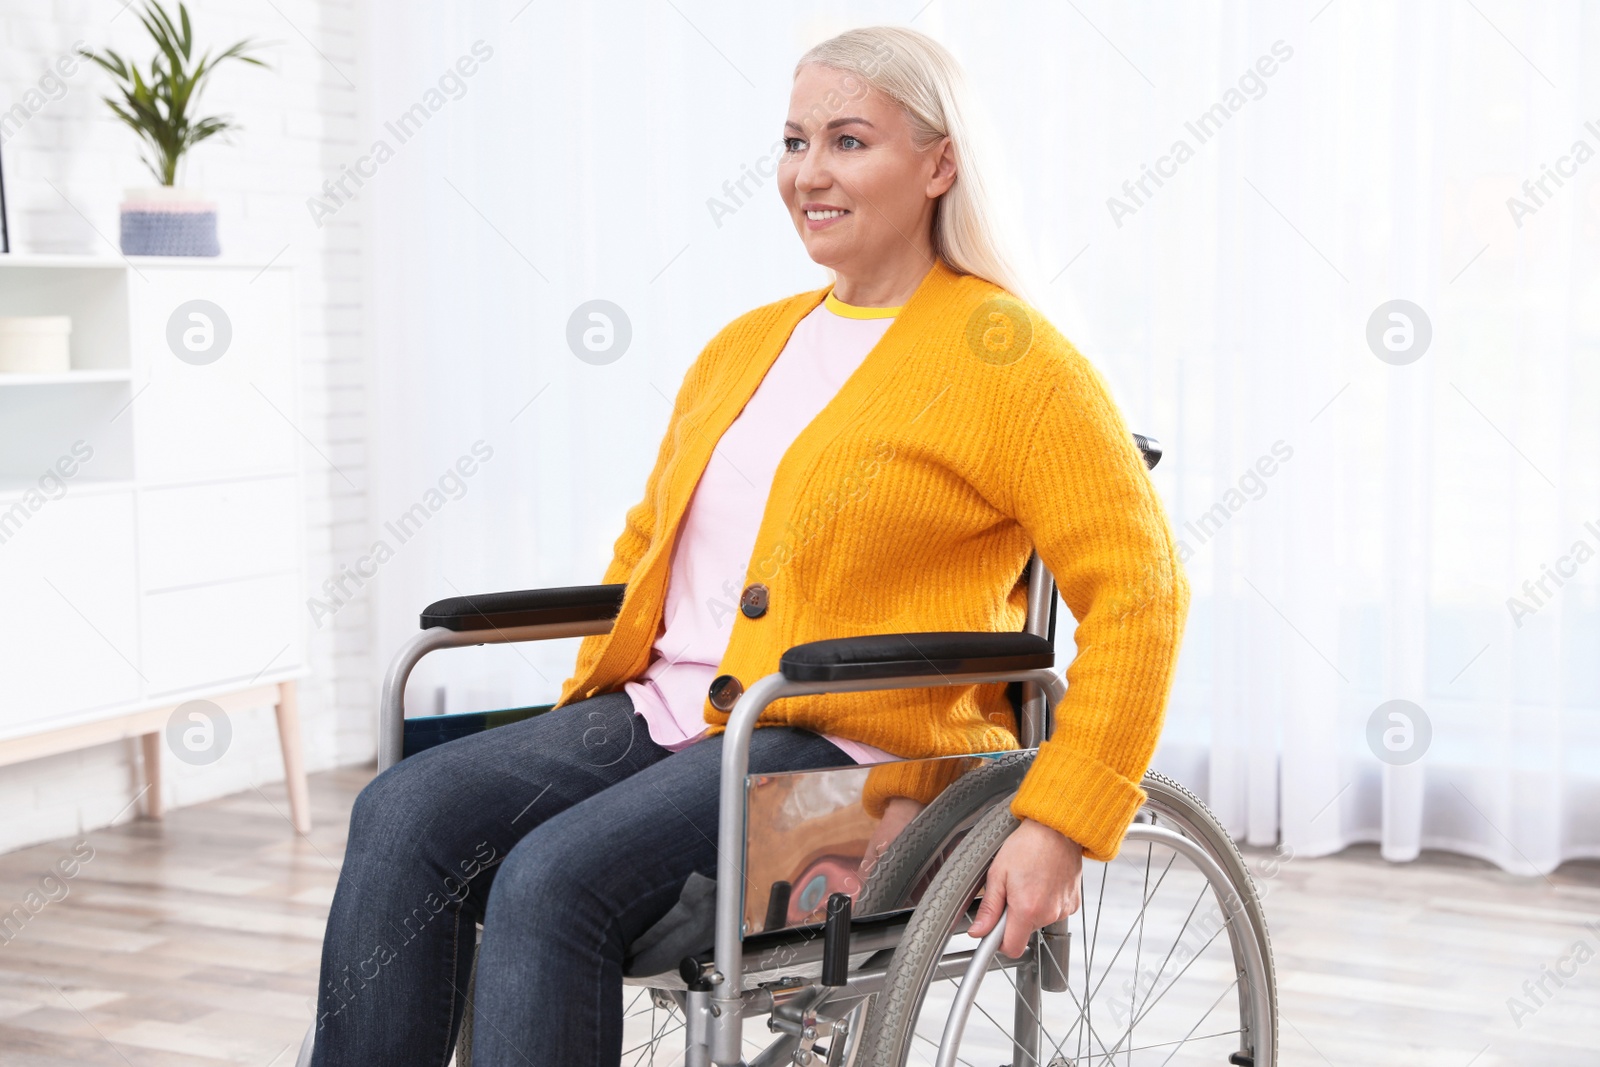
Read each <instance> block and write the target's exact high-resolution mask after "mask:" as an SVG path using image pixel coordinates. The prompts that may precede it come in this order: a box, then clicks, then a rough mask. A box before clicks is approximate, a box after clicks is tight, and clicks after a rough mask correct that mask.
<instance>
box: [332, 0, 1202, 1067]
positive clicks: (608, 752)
mask: <svg viewBox="0 0 1600 1067" xmlns="http://www.w3.org/2000/svg"><path fill="white" fill-rule="evenodd" d="M968 114H970V106H969V105H968V104H967V100H966V95H965V90H964V89H963V83H962V80H961V76H960V71H959V69H958V68H957V66H956V64H955V62H954V60H953V59H952V58H951V57H950V55H949V54H948V53H947V52H946V51H945V50H944V49H943V48H941V47H940V46H939V45H937V44H936V43H934V42H933V41H932V40H930V39H929V38H927V37H924V36H923V35H921V34H918V33H915V32H913V31H911V30H906V29H898V28H884V27H879V28H871V29H861V30H855V31H851V32H849V33H845V34H842V35H840V36H838V37H835V38H833V39H832V40H829V41H826V42H824V43H823V44H820V45H818V46H817V47H816V48H814V49H812V50H811V51H810V52H808V53H807V54H806V55H805V56H804V57H802V59H801V60H800V62H799V64H798V65H797V67H796V70H795V78H794V88H793V92H792V95H791V98H790V105H789V114H788V116H787V121H786V122H785V123H784V131H783V135H784V138H785V142H784V145H785V152H784V155H783V158H782V162H781V164H780V167H779V170H778V187H779V190H780V192H781V194H782V197H783V202H784V204H785V206H786V207H787V209H788V211H789V214H790V217H791V218H792V219H793V220H794V224H795V228H796V230H797V231H798V232H799V234H800V237H801V240H802V241H803V242H804V244H805V249H806V252H807V254H808V255H810V257H811V258H812V259H813V260H815V261H816V262H818V263H820V264H823V265H824V266H826V267H828V268H831V270H832V271H833V273H834V277H835V280H834V281H833V283H832V285H830V286H828V287H826V288H824V289H820V290H814V291H810V292H803V293H799V294H796V295H794V296H791V297H788V298H786V299H783V300H779V301H777V302H775V303H772V304H768V305H766V306H764V307H759V308H756V309H755V310H753V311H750V312H748V313H746V314H744V315H741V316H740V317H739V318H737V319H735V320H734V321H733V322H731V323H729V324H728V325H727V326H726V327H725V328H724V329H723V330H722V331H721V332H720V333H718V334H717V335H716V337H714V338H713V339H712V340H711V342H710V343H709V344H708V345H707V346H706V348H705V349H704V351H703V352H702V353H701V354H700V356H699V358H698V359H697V360H696V361H695V363H694V364H693V366H691V367H690V368H689V371H688V373H687V375H686V376H685V379H684V382H683V385H682V387H681V389H680V391H679V393H678V396H677V401H676V403H675V405H674V407H673V412H672V416H671V420H670V422H669V424H668V426H667V432H666V437H665V439H664V440H663V441H662V444H661V448H660V452H659V454H658V456H657V458H656V463H655V468H654V470H652V471H651V473H650V476H649V479H648V481H647V483H646V485H645V492H644V498H643V500H641V501H640V502H639V503H638V504H637V505H636V506H635V507H633V508H632V509H630V510H629V512H628V514H627V522H626V526H625V528H624V529H623V531H622V535H621V536H620V537H619V538H618V539H617V541H616V544H615V558H614V559H613V560H612V562H611V565H610V566H609V567H608V568H607V569H606V572H605V576H604V579H603V580H604V581H605V582H607V583H625V584H626V586H627V594H626V596H625V598H624V599H623V602H622V606H621V610H620V613H619V614H618V616H617V618H616V621H615V624H614V626H613V628H612V629H611V631H610V632H609V633H607V634H605V635H602V636H594V637H589V638H586V639H585V640H584V642H583V644H582V647H581V649H580V651H579V654H578V661H577V666H576V669H575V671H574V674H573V676H572V677H571V678H569V679H568V680H567V681H566V683H565V684H564V685H563V686H562V689H561V694H560V698H559V700H558V702H557V704H556V707H555V708H554V710H552V711H550V712H548V713H547V714H544V715H541V716H537V717H534V718H532V719H529V720H526V721H524V722H520V723H517V724H514V725H510V726H504V727H501V728H498V729H495V730H493V731H490V732H488V733H484V734H479V735H476V736H472V737H468V738H463V739H461V740H457V741H453V742H450V743H448V744H445V745H442V746H439V747H437V748H434V749H430V750H428V751H425V752H423V753H421V754H420V755H417V756H414V757H412V758H410V759H407V760H405V761H404V762H402V763H400V764H398V765H396V766H395V767H393V768H391V769H389V770H387V771H385V772H384V773H383V774H381V775H379V776H378V777H377V778H376V779H374V780H373V781H372V783H371V784H370V785H368V786H367V788H366V789H364V790H363V791H362V793H361V795H360V797H359V798H358V799H357V801H356V805H355V810H354V812H353V814H352V815H351V820H350V841H349V848H348V851H347V854H346V858H345V863H344V868H343V871H342V873H341V875H340V879H339V886H338V891H337V893H336V894H335V896H334V901H333V908H332V912H331V914H330V916H329V921H328V931H327V937H326V940H325V942H324V947H323V961H322V988H321V995H320V1004H319V1031H318V1036H317V1042H316V1057H315V1060H314V1062H315V1063H317V1064H322V1065H331V1064H341V1065H362V1067H365V1065H369V1064H385V1065H389V1067H394V1065H403V1064H419V1065H420V1064H428V1065H443V1064H445V1063H446V1062H447V1061H448V1060H449V1057H450V1049H451V1047H452V1044H453V1042H454V1040H455V1036H456V1032H457V1028H458V1027H459V1025H460V1020H461V1014H462V1006H463V999H464V990H465V989H466V985H467V978H468V974H469V972H470V970H471V966H472V959H473V946H474V926H473V923H474V921H475V920H477V921H481V922H482V923H483V926H484V931H483V944H482V947H481V950H480V951H481V958H480V960H479V967H478V975H477V986H476V996H475V999H474V1004H475V1011H476V1015H477V1020H478V1023H477V1028H476V1035H477V1036H476V1044H475V1050H474V1058H475V1061H476V1062H477V1063H479V1064H489V1065H501V1064H538V1065H541V1067H542V1065H545V1064H560V1065H562V1067H568V1065H577V1064H615V1063H617V1062H618V1057H619V1053H620V1042H621V1028H622V1018H621V1012H622V1001H621V994H622V989H621V972H622V964H623V958H624V952H625V950H626V948H627V946H628V945H629V944H630V943H631V942H632V941H633V940H634V939H635V938H636V937H638V935H639V934H640V933H642V932H643V931H644V930H646V929H647V928H648V927H649V926H651V925H652V924H653V923H655V922H656V921H657V920H658V919H660V918H661V917H662V916H663V915H664V914H665V913H666V912H667V911H668V910H669V909H670V908H671V907H672V905H673V903H674V902H675V900H676V898H677V896H678V894H679V891H680V889H681V887H682V886H683V885H684V883H685V882H686V880H687V879H688V878H689V876H690V875H691V874H692V873H694V872H700V873H702V874H707V875H714V874H715V871H716V867H717V854H716V849H715V847H714V844H713V842H714V841H715V840H716V836H717V830H716V822H717V782H718V765H719V761H720V758H721V745H722V741H723V734H722V729H723V726H724V724H725V723H726V722H727V718H728V714H727V713H728V711H729V709H730V708H731V707H732V706H733V702H734V701H735V700H736V699H737V697H738V695H739V694H740V693H741V692H742V691H743V687H744V686H745V685H747V684H750V683H752V682H754V681H755V680H756V679H759V678H761V677H763V676H764V675H767V674H769V673H771V672H773V671H775V670H776V669H777V664H778V658H779V656H780V655H781V654H782V652H783V651H784V650H785V649H787V648H789V647H791V646H793V645H796V644H800V643H803V642H806V641H813V640H818V639H822V638H829V637H840V636H846V635H860V634H874V633H906V634H912V635H915V634H916V633H919V632H929V631H938V630H990V631H1007V630H1009V631H1017V630H1020V629H1021V628H1022V623H1023V617H1024V612H1025V607H1026V588H1025V586H1024V585H1021V584H1019V583H1018V575H1019V574H1020V573H1021V571H1022V569H1023V565H1024V563H1025V562H1026V561H1027V558H1028V554H1029V552H1030V550H1031V549H1032V548H1034V547H1037V549H1038V551H1039V554H1040V556H1041V558H1042V559H1043V561H1044V563H1045V564H1046V565H1047V566H1048V567H1049V568H1050V569H1051V571H1052V573H1053V574H1054V575H1055V577H1056V579H1057V582H1058V584H1059V586H1060V590H1061V593H1062V596H1063V598H1064V600H1065V602H1066V605H1067V606H1068V608H1069V609H1070V610H1071V611H1072V614H1073V616H1074V617H1075V618H1076V619H1077V620H1078V628H1077V630H1076V640H1077V648H1078V652H1077V655H1076V658H1075V659H1074V661H1073V663H1072V666H1071V667H1070V669H1069V671H1068V680H1069V692H1068V694H1067V697H1066V699H1065V701H1064V702H1063V704H1062V705H1061V707H1060V708H1059V711H1058V716H1057V721H1058V723H1059V725H1058V726H1057V728H1056V732H1055V735H1054V736H1053V737H1052V738H1050V739H1049V740H1048V741H1046V742H1045V743H1044V744H1043V745H1041V747H1040V750H1039V754H1038V757H1037V759H1036V761H1035V764H1034V766H1033V767H1032V769H1031V770H1030V771H1029V773H1028V775H1027V777H1026V779H1025V780H1024V782H1023V784H1022V788H1021V790H1020V791H1019V793H1018V794H1017V796H1016V798H1015V800H1014V802H1013V803H1012V811H1013V813H1014V814H1016V815H1017V816H1018V817H1019V818H1020V819H1022V820H1023V822H1022V826H1021V829H1020V830H1019V831H1018V832H1017V833H1015V834H1014V835H1013V836H1012V837H1011V838H1010V839H1009V840H1008V842H1007V843H1006V845H1005V846H1004V848H1003V849H1002V850H1001V852H1000V854H999V856H998V858H997V859H996V861H995V863H994V865H993V867H992V870H991V872H990V874H989V878H988V883H987V888H986V894H985V898H986V903H985V909H984V911H983V912H982V913H981V914H980V916H979V919H978V923H977V925H976V927H975V928H974V933H976V934H979V935H981V934H982V933H983V932H985V931H986V930H987V929H989V928H991V927H992V925H993V923H994V921H995V919H996V918H997V916H998V914H999V912H1000V910H1001V908H1002V907H1003V908H1004V909H1006V911H1007V914H1008V915H1009V919H1008V923H1007V930H1006V935H1005V941H1004V944H1003V946H1002V951H1004V952H1006V953H1007V954H1008V955H1011V956H1019V955H1021V953H1022V950H1023V947H1024V943H1025V940H1026V938H1027V936H1028V934H1029V933H1031V932H1032V931H1033V930H1035V929H1037V928H1039V927H1040V926H1042V925H1044V924H1046V923H1049V922H1051V921H1054V920H1055V919H1058V918H1060V917H1062V916H1064V915H1067V914H1070V913H1071V912H1073V911H1075V910H1076V909H1077V906H1078V892H1079V889H1078V885H1079V874H1080V866H1081V863H1082V857H1083V856H1084V855H1088V856H1089V857H1091V858H1095V859H1109V858H1110V857H1112V856H1113V855H1114V854H1115V853H1116V851H1117V848H1118V845H1119V843H1120V841H1121V837H1122V834H1123V832H1124V830H1125V829H1126V828H1127V826H1128V824H1129V822H1130V821H1131V820H1132V818H1133V815H1134V813H1135V811H1136V810H1137V809H1138V807H1139V805H1140V803H1141V801H1142V799H1143V793H1142V791H1141V790H1140V788H1139V785H1138V783H1139V780H1140V778H1141V776H1142V775H1143V773H1144V770H1145V768H1146V765H1147V764H1148V762H1149V759H1150V756H1151V753H1152V751H1153V749H1154V746H1155V742H1156V737H1157V734H1158V732H1159V730H1160V725H1161V719H1162V713H1163V709H1164V705H1165V703H1166V700H1167V696H1168V693H1169V690H1170V686H1171V680H1172V675H1173V670H1174V666H1175V661H1176V658H1177V653H1178V644H1179V638H1180V634H1181V632H1182V628H1183V623H1184V619H1185V615H1186V613H1187V610H1188V603H1189V587H1188V584H1187V581H1186V579H1185V577H1184V575H1183V572H1182V569H1181V566H1180V564H1179V562H1178V559H1177V555H1176V551H1175V545H1174V542H1173V538H1172V533H1171V530H1170V528H1169V526H1168V524H1167V521H1166V517H1165V515H1164V513H1163V511H1162V508H1161V505H1160V503H1159V500H1158V499H1157V497H1156V495H1155V493H1154V491H1153V489H1152V486H1151V483H1150V479H1149V476H1148V474H1147V473H1146V471H1145V468H1144V465H1143V463H1142V462H1141V460H1140V457H1139V455H1138V453H1137V450H1136V448H1135V446H1134V444H1133V442H1132V439H1131V436H1130V434H1129V432H1128V428H1127V426H1126V425H1125V424H1124V422H1123V420H1122V417H1121V415H1120V413H1119V412H1118V410H1117V408H1116V406H1115V405H1114V403H1113V402H1112V400H1111V397H1110V395H1109V393H1108V390H1107V388H1106V386H1105V384H1104V382H1103V380H1102V379H1101V377H1100V375H1099V373H1098V372H1097V371H1096V370H1095V369H1094V368H1093V367H1092V366H1091V365H1090V364H1089V362H1088V361H1087V360H1085V359H1084V357H1083V356H1081V355H1080V354H1079V353H1078V352H1077V351H1076V350H1075V349H1074V348H1073V347H1072V346H1071V345H1070V344H1069V343H1068V342H1067V341H1066V340H1064V339H1063V338H1062V337H1061V335H1060V334H1059V333H1057V331H1056V330H1055V329H1054V328H1053V327H1052V326H1051V325H1050V324H1049V323H1048V322H1046V321H1045V319H1044V318H1043V317H1042V316H1041V315H1040V314H1039V313H1038V312H1037V311H1036V310H1034V309H1033V308H1032V307H1030V306H1028V305H1027V304H1026V303H1025V302H1024V301H1023V299H1022V298H1023V296H1024V294H1023V293H1021V292H1020V289H1021V286H1020V285H1019V284H1018V283H1017V281H1016V280H1015V278H1014V277H1013V274H1012V271H1011V269H1010V268H1009V267H1008V265H1007V263H1006V262H1005V260H1004V258H1003V256H1002V254H1001V252H1000V250H999V247H998V245H997V243H996V241H995V239H994V237H993V234H992V232H991V225H990V218H991V212H990V210H989V205H988V204H987V202H986V195H987V194H986V188H985V186H984V184H983V182H982V180H981V168H982V166H983V164H984V163H985V160H984V159H983V158H982V157H981V154H980V153H979V152H978V151H977V150H976V148H975V145H976V142H975V141H973V140H971V139H970V138H969V126H968V120H967V117H966V116H967V115H968ZM912 644H913V645H914V638H913V639H912ZM1016 744H1017V736H1016V723H1015V716H1014V713H1013V710H1012V707H1011V704H1010V702H1009V701H1008V699H1007V698H1006V695H1005V686H1004V684H1003V683H991V684H984V685H970V686H943V687H932V688H922V689H906V690H873V691H869V692H860V693H845V694H825V695H815V696H802V697H792V698H789V699H786V700H782V701H778V702H776V703H775V704H773V705H772V706H771V707H769V708H768V709H767V710H766V712H765V713H764V715H763V720H762V722H761V723H760V728H758V729H757V730H756V731H755V735H754V739H753V741H752V742H751V749H750V767H751V770H752V772H755V773H761V772H770V771H781V770H794V769H800V768H815V767H825V766H831V765H847V764H849V763H851V762H852V761H854V762H857V763H865V762H876V761H880V760H883V759H888V758H894V757H925V756H935V755H946V754H953V753H962V752H974V751H995V750H1001V749H1007V748H1013V747H1015V746H1016ZM881 810H883V811H884V819H885V821H886V823H887V824H888V825H889V826H890V827H891V828H893V827H894V826H895V825H897V824H903V822H904V821H905V819H906V818H907V817H909V814H910V813H911V812H912V811H914V810H915V801H914V800H911V799H907V798H899V797H896V798H891V799H890V800H889V801H888V802H887V805H886V806H884V807H883V808H882V809H881Z"/></svg>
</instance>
